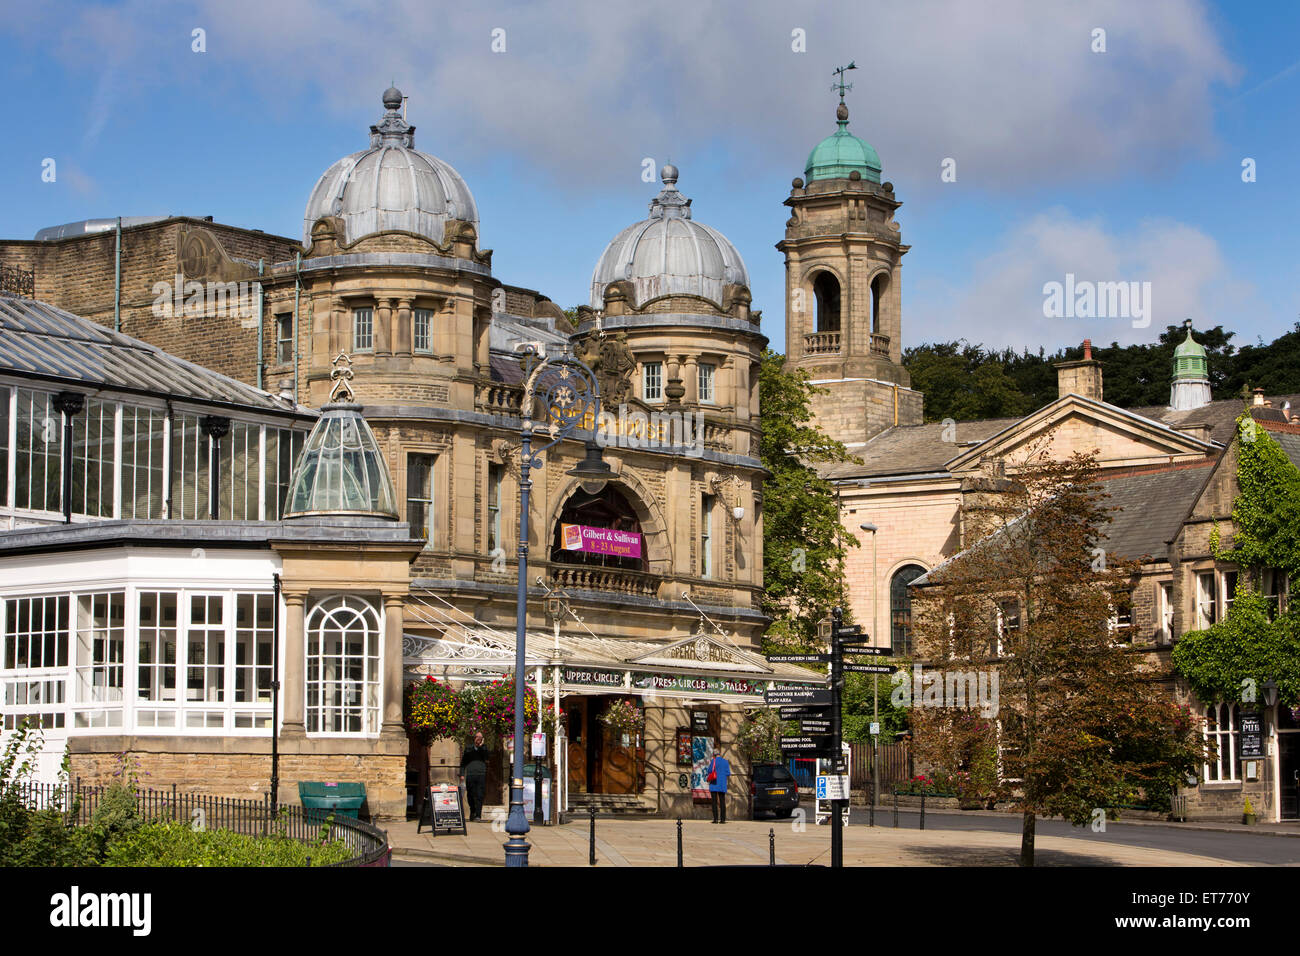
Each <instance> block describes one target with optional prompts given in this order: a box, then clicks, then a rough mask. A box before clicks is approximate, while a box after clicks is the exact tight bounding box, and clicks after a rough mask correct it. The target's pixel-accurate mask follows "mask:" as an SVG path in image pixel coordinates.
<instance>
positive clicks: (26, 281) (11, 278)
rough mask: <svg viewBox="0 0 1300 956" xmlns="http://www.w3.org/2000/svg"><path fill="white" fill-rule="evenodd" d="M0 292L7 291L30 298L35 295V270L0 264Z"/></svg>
mask: <svg viewBox="0 0 1300 956" xmlns="http://www.w3.org/2000/svg"><path fill="white" fill-rule="evenodd" d="M0 292H9V293H12V294H14V295H21V296H24V297H25V298H28V299H31V298H34V297H35V296H36V270H35V269H19V268H18V267H16V266H0Z"/></svg>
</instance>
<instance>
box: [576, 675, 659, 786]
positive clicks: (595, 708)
mask: <svg viewBox="0 0 1300 956" xmlns="http://www.w3.org/2000/svg"><path fill="white" fill-rule="evenodd" d="M620 699H622V697H621V695H608V694H601V695H575V696H572V697H569V698H568V699H567V700H566V701H565V702H564V707H565V710H566V711H567V712H568V720H569V725H568V731H569V737H568V739H569V789H570V790H571V791H572V792H573V793H610V794H636V793H640V792H641V790H642V788H643V785H642V777H643V775H644V768H645V740H644V739H643V738H637V739H631V738H629V739H627V740H624V738H623V735H622V734H620V733H618V732H617V731H615V730H613V729H611V728H610V727H608V726H606V725H605V724H604V723H603V722H602V721H601V719H600V716H601V714H603V713H604V712H605V710H606V708H607V707H609V705H610V703H612V702H613V701H616V700H620ZM632 699H633V700H635V699H636V698H632Z"/></svg>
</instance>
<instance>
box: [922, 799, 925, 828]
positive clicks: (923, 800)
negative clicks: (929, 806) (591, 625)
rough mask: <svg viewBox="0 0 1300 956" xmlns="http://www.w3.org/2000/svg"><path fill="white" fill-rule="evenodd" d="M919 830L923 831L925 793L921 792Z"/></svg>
mask: <svg viewBox="0 0 1300 956" xmlns="http://www.w3.org/2000/svg"><path fill="white" fill-rule="evenodd" d="M921 829H922V830H924V829H925V791H924V790H922V791H921Z"/></svg>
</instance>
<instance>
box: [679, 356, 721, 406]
mask: <svg viewBox="0 0 1300 956" xmlns="http://www.w3.org/2000/svg"><path fill="white" fill-rule="evenodd" d="M677 361H678V362H680V363H681V372H680V373H678V374H680V375H681V377H682V384H683V385H685V386H686V404H687V405H698V404H699V402H700V358H699V356H698V355H680V356H678V357H677ZM717 385H718V383H717V382H716V381H715V382H714V383H713V390H714V395H715V397H716V395H717ZM715 400H716V398H715Z"/></svg>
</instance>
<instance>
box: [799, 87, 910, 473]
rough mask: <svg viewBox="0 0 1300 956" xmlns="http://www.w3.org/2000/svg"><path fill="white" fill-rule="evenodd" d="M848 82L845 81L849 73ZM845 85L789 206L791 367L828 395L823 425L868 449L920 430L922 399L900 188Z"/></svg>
mask: <svg viewBox="0 0 1300 956" xmlns="http://www.w3.org/2000/svg"><path fill="white" fill-rule="evenodd" d="M841 77H842V74H841ZM849 88H850V87H849V86H848V85H846V84H844V83H843V82H841V83H840V84H839V85H838V86H837V89H838V90H839V91H840V103H839V106H838V108H837V109H836V111H835V117H836V120H837V125H838V127H839V128H838V129H837V130H836V131H835V132H834V133H832V134H831V135H830V136H828V137H826V138H825V139H824V140H822V141H821V142H820V143H818V144H817V146H816V147H815V148H814V149H813V151H812V153H810V154H809V156H808V164H807V166H806V168H805V170H804V178H801V179H795V180H794V183H793V187H792V188H791V190H790V196H789V198H788V199H786V201H785V204H786V205H787V206H789V207H790V210H791V215H790V218H789V220H788V221H787V222H786V224H785V238H784V239H783V240H782V241H781V242H779V243H777V246H776V247H777V248H778V249H780V250H781V252H783V253H784V254H785V276H786V280H785V281H786V320H785V338H786V350H785V354H786V361H787V363H788V365H789V366H790V367H794V368H802V369H806V370H807V371H808V373H809V375H810V376H811V377H812V379H813V381H815V382H817V384H818V386H819V387H820V388H823V389H826V390H827V391H828V393H829V394H824V395H815V396H813V402H812V407H813V412H814V414H815V416H816V418H817V421H818V424H820V425H821V427H822V429H823V430H824V431H825V432H826V433H827V434H829V435H830V436H831V437H832V438H836V439H838V440H839V441H842V442H844V443H845V444H846V445H848V446H849V447H850V450H852V449H853V447H854V446H860V445H862V444H864V443H865V442H866V441H867V440H868V439H869V438H871V437H872V436H874V435H876V434H878V433H879V432H881V431H883V430H884V429H886V428H888V427H890V426H891V425H911V424H919V423H920V422H921V421H922V396H921V394H920V393H919V392H915V391H913V390H912V389H911V388H910V385H911V378H910V376H909V375H908V374H907V369H905V368H903V365H902V335H901V332H902V316H901V308H900V304H901V301H902V298H901V280H902V272H901V263H902V258H903V255H904V253H906V252H907V250H908V247H907V246H906V245H904V244H903V242H902V237H901V235H900V233H899V228H898V224H897V223H896V222H894V211H895V210H897V209H898V207H899V206H901V205H902V203H901V202H899V201H898V200H897V199H895V198H894V187H893V184H892V183H888V182H886V183H881V181H880V157H879V156H877V155H876V151H875V150H874V149H872V147H871V146H870V144H868V143H867V142H866V141H864V140H862V139H860V138H859V137H857V136H854V135H853V134H852V133H850V132H849V130H848V126H849V110H848V107H847V106H846V105H845V104H844V92H845V91H846V90H847V89H849Z"/></svg>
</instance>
